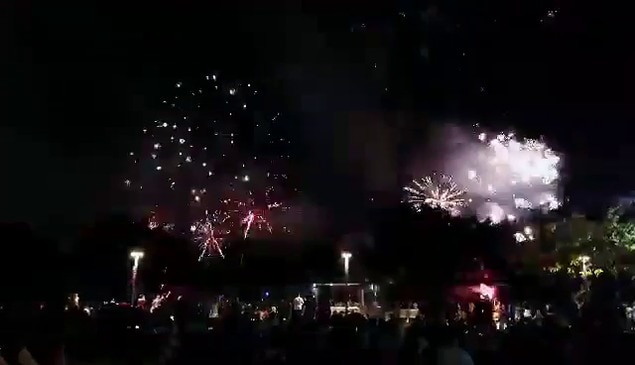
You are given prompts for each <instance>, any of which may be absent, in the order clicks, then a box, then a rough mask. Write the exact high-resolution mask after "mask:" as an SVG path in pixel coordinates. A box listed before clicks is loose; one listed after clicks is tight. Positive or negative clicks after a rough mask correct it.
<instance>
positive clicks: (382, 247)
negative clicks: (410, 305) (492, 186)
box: [374, 207, 513, 309]
mask: <svg viewBox="0 0 635 365" xmlns="http://www.w3.org/2000/svg"><path fill="white" fill-rule="evenodd" d="M375 218H376V221H377V223H375V225H374V226H375V227H376V232H375V235H376V241H377V253H376V259H375V263H376V264H378V265H379V266H378V267H379V268H380V269H381V270H383V271H384V272H385V273H386V274H387V275H392V276H393V277H394V279H395V281H396V282H397V286H398V287H401V289H402V292H403V291H405V293H403V294H404V296H409V297H412V296H413V295H415V294H416V293H423V295H424V298H422V299H427V300H428V301H429V302H430V304H431V306H432V307H435V308H437V309H439V308H441V305H442V303H443V301H444V300H445V295H446V294H447V291H448V290H449V288H450V287H451V286H452V285H454V284H455V283H456V282H457V280H458V279H459V274H460V273H462V272H464V271H466V270H474V269H475V268H477V267H480V266H481V264H482V265H483V266H486V267H488V268H493V269H495V270H497V271H502V272H505V271H506V264H505V262H506V261H505V258H504V257H505V253H506V250H507V248H506V246H507V245H509V244H512V239H513V235H512V231H511V230H510V228H509V227H507V226H505V225H491V224H488V222H478V221H477V220H476V219H474V218H471V217H468V218H463V217H451V216H449V215H447V214H445V213H444V212H442V211H438V210H433V209H423V210H422V211H421V212H414V211H412V210H411V209H408V208H407V207H399V208H397V209H393V210H384V211H381V212H378V214H377V215H376V217H375Z"/></svg>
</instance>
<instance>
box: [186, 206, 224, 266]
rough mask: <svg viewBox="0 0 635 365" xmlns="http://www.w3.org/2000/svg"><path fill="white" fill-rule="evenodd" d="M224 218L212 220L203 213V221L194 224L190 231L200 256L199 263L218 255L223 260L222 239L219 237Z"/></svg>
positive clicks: (206, 213) (207, 214)
mask: <svg viewBox="0 0 635 365" xmlns="http://www.w3.org/2000/svg"><path fill="white" fill-rule="evenodd" d="M224 219H226V217H225V218H222V220H218V219H216V220H215V219H213V217H210V215H209V213H208V212H205V219H203V220H201V221H199V222H195V223H194V224H193V225H192V227H191V228H190V230H191V231H192V234H193V236H194V241H195V242H197V243H198V245H199V249H200V254H199V256H198V260H199V261H201V260H203V259H204V258H205V257H209V256H214V255H218V256H220V257H222V258H225V254H224V253H223V238H222V237H220V234H221V229H220V228H216V227H217V226H219V227H220V226H221V225H222V223H223V222H224Z"/></svg>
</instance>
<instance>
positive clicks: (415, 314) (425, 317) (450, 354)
mask: <svg viewBox="0 0 635 365" xmlns="http://www.w3.org/2000/svg"><path fill="white" fill-rule="evenodd" d="M481 299H482V300H479V301H475V302H471V303H461V304H459V303H455V304H453V305H448V307H447V310H446V311H445V315H443V316H441V315H439V313H438V312H437V313H436V314H434V313H432V312H431V310H430V309H429V308H427V307H426V305H425V303H422V304H421V305H417V304H410V305H408V306H407V307H408V308H409V310H408V311H406V313H408V315H406V316H403V315H400V313H404V312H403V311H398V310H392V311H390V313H392V314H388V315H386V316H380V317H379V316H369V315H367V314H366V313H360V312H359V311H356V310H350V311H349V310H348V309H347V307H348V305H346V306H344V308H345V309H344V310H335V311H334V310H332V308H340V306H333V305H332V304H333V303H328V302H326V303H327V306H326V307H322V306H320V305H318V304H317V303H315V301H314V300H313V298H311V297H304V296H302V295H297V296H295V297H294V298H291V299H288V300H283V301H272V300H269V301H260V302H256V303H246V302H241V301H239V300H237V299H236V298H234V299H227V298H224V299H223V300H221V301H217V302H215V303H214V305H212V306H211V307H210V306H207V307H206V306H202V305H201V303H200V302H197V301H188V300H187V298H186V297H183V296H179V297H175V298H173V299H166V298H163V299H162V300H161V305H159V306H157V305H156V304H157V301H156V300H153V301H152V302H151V303H154V304H155V305H150V304H149V303H145V302H144V301H140V303H138V304H139V305H135V306H134V307H133V306H130V305H125V304H123V305H122V304H118V303H107V304H105V305H103V306H101V307H99V308H96V307H94V308H90V309H88V308H86V307H84V306H82V305H81V304H79V303H78V302H77V301H76V300H75V301H72V302H71V304H70V305H69V306H68V307H67V311H66V312H65V318H63V326H62V328H64V330H63V333H58V332H56V329H57V328H60V327H59V323H57V325H56V323H54V321H53V319H54V318H55V317H54V316H51V313H50V312H49V311H47V309H46V308H45V307H39V308H33V310H32V311H30V312H29V313H26V312H25V311H22V313H23V314H22V318H21V319H20V323H19V324H16V322H15V321H12V318H9V314H7V316H4V317H3V318H2V323H3V328H2V330H3V331H2V332H3V336H2V348H1V350H0V351H1V355H2V360H1V361H3V363H2V365H5V364H7V365H12V364H18V363H19V364H23V365H26V364H25V362H24V361H26V360H25V358H26V357H25V353H24V351H23V350H24V349H28V351H27V353H28V354H30V355H31V360H32V361H35V362H37V363H39V364H49V363H51V364H61V363H62V362H64V363H66V364H75V363H78V364H94V363H95V364H96V363H104V362H108V363H113V364H116V363H127V364H132V363H134V364H146V363H148V364H149V363H162V364H182V363H196V362H199V361H207V362H210V361H223V362H227V361H229V362H232V363H241V364H243V363H244V364H296V363H302V364H307V363H309V364H311V363H315V364H317V363H325V362H326V363H347V364H351V363H366V364H378V365H379V364H382V365H383V364H448V365H449V364H509V363H515V364H516V363H519V364H524V363H527V364H529V363H532V364H535V363H538V362H543V363H545V362H546V363H554V364H555V363H558V364H586V363H590V362H597V361H610V359H619V358H627V356H630V355H631V351H633V350H631V349H632V348H634V347H633V346H632V345H633V344H635V343H632V342H633V339H632V335H631V334H630V333H628V331H623V330H624V329H626V327H624V326H621V327H620V326H619V325H615V324H616V323H617V322H619V319H620V318H626V320H627V322H628V318H627V317H626V316H623V315H622V316H620V315H616V316H614V315H613V314H614V313H613V314H612V313H610V311H608V309H609V308H604V309H605V310H604V311H598V310H591V309H589V310H586V311H581V312H579V313H578V315H577V316H574V317H567V316H564V315H562V313H561V312H558V311H555V310H552V308H550V307H549V306H539V307H529V306H528V305H517V306H510V305H503V304H502V303H500V302H498V301H496V300H490V299H489V298H481ZM328 304H330V305H328ZM327 307H330V308H327ZM322 309H324V310H322ZM327 309H328V310H327ZM5 312H6V311H5ZM6 313H9V312H6ZM615 313H617V312H615ZM27 317H28V318H27ZM615 319H617V320H618V321H617V322H616V321H615ZM8 323H13V325H7V324H8ZM627 327H628V326H627ZM53 344H58V345H57V346H52V345H53ZM60 346H61V347H60ZM60 348H61V349H62V351H61V352H60ZM60 354H62V355H60ZM60 356H62V357H61V359H62V360H60ZM30 365H32V364H30Z"/></svg>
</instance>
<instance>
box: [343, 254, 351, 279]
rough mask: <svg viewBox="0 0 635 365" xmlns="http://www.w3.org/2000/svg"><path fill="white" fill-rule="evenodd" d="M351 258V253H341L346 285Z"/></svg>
mask: <svg viewBox="0 0 635 365" xmlns="http://www.w3.org/2000/svg"><path fill="white" fill-rule="evenodd" d="M351 257H353V254H352V253H350V252H348V251H343V252H342V260H344V278H345V279H346V282H347V283H348V271H349V269H350V263H351Z"/></svg>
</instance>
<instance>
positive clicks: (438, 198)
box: [404, 175, 466, 215]
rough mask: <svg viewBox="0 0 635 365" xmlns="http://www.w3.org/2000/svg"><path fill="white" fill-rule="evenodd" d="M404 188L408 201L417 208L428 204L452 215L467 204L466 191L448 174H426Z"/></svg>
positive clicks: (458, 212) (419, 208)
mask: <svg viewBox="0 0 635 365" xmlns="http://www.w3.org/2000/svg"><path fill="white" fill-rule="evenodd" d="M404 190H405V191H406V193H407V198H406V199H407V201H408V203H410V204H411V205H412V206H413V207H414V208H415V209H417V210H421V207H422V206H424V205H427V206H429V207H432V208H439V209H443V210H445V211H447V212H449V213H450V214H452V215H458V214H460V209H461V208H462V207H464V206H465V204H466V200H465V199H464V196H465V191H463V190H461V189H460V188H459V187H458V185H457V184H456V183H455V182H454V181H453V180H452V177H450V176H447V175H440V176H437V175H432V176H426V177H424V178H422V179H420V180H413V181H412V184H411V185H410V186H406V187H405V188H404Z"/></svg>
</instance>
